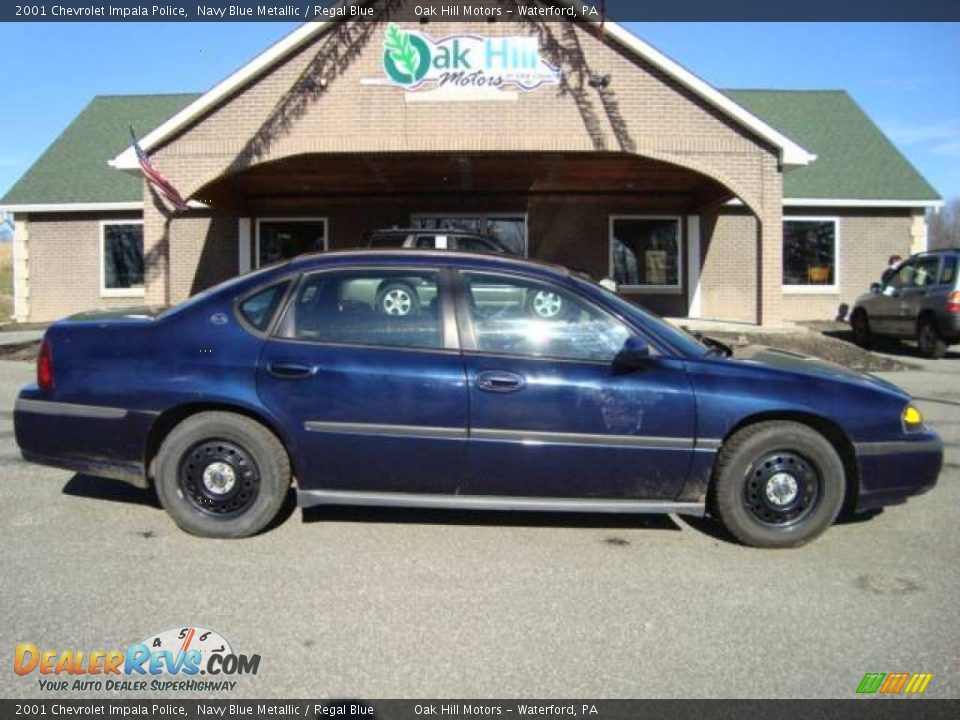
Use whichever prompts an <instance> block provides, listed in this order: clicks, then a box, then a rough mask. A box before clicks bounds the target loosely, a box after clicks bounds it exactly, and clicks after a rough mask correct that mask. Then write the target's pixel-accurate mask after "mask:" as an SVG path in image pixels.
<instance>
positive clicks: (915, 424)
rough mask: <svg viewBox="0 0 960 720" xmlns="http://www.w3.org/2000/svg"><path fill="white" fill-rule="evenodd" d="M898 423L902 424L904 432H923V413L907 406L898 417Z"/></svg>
mask: <svg viewBox="0 0 960 720" xmlns="http://www.w3.org/2000/svg"><path fill="white" fill-rule="evenodd" d="M900 422H901V423H903V431H904V432H908V433H913V432H919V431H920V430H923V413H921V412H920V411H919V410H917V408H915V407H914V406H913V405H907V406H906V407H905V408H904V409H903V413H901V415H900Z"/></svg>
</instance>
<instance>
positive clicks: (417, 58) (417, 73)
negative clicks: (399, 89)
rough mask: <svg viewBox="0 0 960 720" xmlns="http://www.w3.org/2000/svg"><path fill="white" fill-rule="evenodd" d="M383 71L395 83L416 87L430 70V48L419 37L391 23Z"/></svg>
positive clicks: (385, 47)
mask: <svg viewBox="0 0 960 720" xmlns="http://www.w3.org/2000/svg"><path fill="white" fill-rule="evenodd" d="M383 48H384V53H383V69H384V70H385V71H386V73H387V75H388V76H389V77H390V79H391V80H393V81H394V82H397V83H400V84H401V85H415V84H416V83H418V82H420V80H422V79H423V77H424V75H426V74H427V70H429V68H430V48H429V47H428V46H427V43H426V42H425V41H424V40H423V39H422V38H420V37H418V36H417V35H414V34H412V33H409V32H406V31H404V30H403V29H402V28H400V27H398V26H397V25H394V24H393V23H390V25H388V26H387V30H386V33H385V35H384V42H383Z"/></svg>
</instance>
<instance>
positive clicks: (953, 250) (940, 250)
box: [915, 247, 960, 257]
mask: <svg viewBox="0 0 960 720" xmlns="http://www.w3.org/2000/svg"><path fill="white" fill-rule="evenodd" d="M943 253H960V247H950V248H934V249H933V250H924V251H923V252H918V253H917V254H916V256H915V257H919V256H921V255H942V254H943Z"/></svg>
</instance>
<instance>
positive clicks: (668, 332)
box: [573, 273, 712, 357]
mask: <svg viewBox="0 0 960 720" xmlns="http://www.w3.org/2000/svg"><path fill="white" fill-rule="evenodd" d="M573 279H574V282H577V283H581V284H583V285H589V286H591V287H593V288H600V289H601V290H603V292H604V293H606V297H607V298H608V299H609V300H610V302H612V303H613V304H614V305H616V306H617V308H618V309H619V310H620V311H621V312H623V314H625V315H627V316H628V317H634V318H638V319H639V321H640V322H641V323H643V324H644V325H647V326H650V327H652V328H653V331H654V332H655V333H656V334H657V335H658V336H660V337H661V338H663V340H665V341H666V342H667V343H669V344H670V345H671V346H672V347H674V348H676V349H677V350H679V351H680V352H682V353H683V354H684V355H690V356H694V357H699V356H702V355H705V354H706V353H708V352H712V350H711V348H710V347H709V346H708V345H706V344H705V343H702V342H700V341H699V340H698V339H697V338H696V337H694V336H693V335H691V334H690V333H689V332H687V331H686V330H681V329H680V328H678V327H674V326H673V325H671V324H670V323H668V322H667V321H666V320H664V319H663V318H660V317H657V316H656V315H654V314H653V313H651V312H650V311H648V310H645V309H644V308H642V307H640V306H639V305H636V304H634V303H632V302H630V301H629V300H624V299H623V298H622V297H620V296H619V295H617V294H616V293H615V292H614V291H613V290H611V289H610V288H608V287H605V286H603V285H601V284H599V283H596V282H594V281H593V280H590V279H587V278H585V277H583V276H582V275H580V274H579V273H578V274H575V275H573Z"/></svg>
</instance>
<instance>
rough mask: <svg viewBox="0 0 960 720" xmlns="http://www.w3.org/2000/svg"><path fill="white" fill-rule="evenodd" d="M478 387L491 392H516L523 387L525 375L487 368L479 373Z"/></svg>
mask: <svg viewBox="0 0 960 720" xmlns="http://www.w3.org/2000/svg"><path fill="white" fill-rule="evenodd" d="M477 387H478V388H480V389H481V390H488V391H490V392H514V391H515V390H519V389H520V388H522V387H523V375H517V374H516V373H512V372H500V371H493V370H486V371H484V372H481V373H477Z"/></svg>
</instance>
